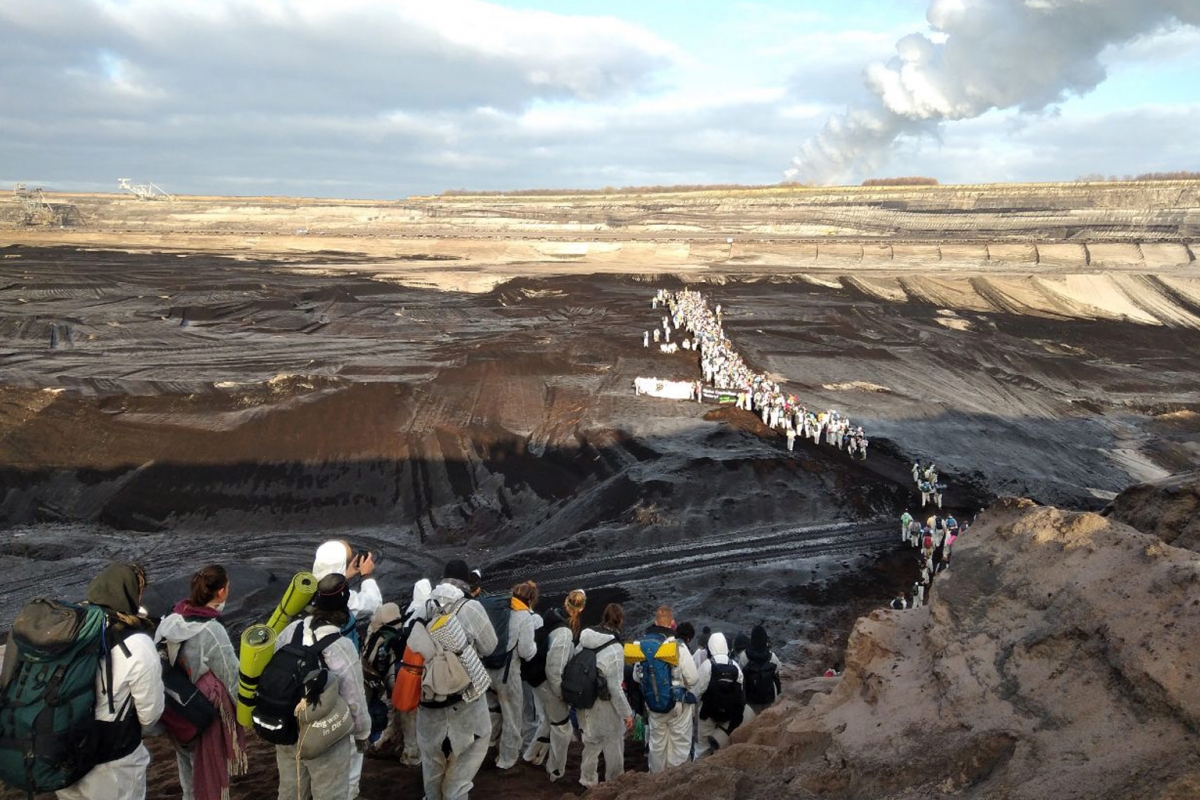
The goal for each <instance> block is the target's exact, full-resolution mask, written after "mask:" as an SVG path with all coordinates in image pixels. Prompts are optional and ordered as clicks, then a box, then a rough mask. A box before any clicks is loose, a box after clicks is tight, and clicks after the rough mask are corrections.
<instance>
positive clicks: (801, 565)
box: [0, 248, 1200, 660]
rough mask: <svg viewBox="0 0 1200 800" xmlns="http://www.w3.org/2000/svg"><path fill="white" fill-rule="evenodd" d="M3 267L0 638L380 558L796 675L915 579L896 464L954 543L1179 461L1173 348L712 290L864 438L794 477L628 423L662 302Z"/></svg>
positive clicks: (1189, 412) (658, 367)
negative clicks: (26, 605)
mask: <svg viewBox="0 0 1200 800" xmlns="http://www.w3.org/2000/svg"><path fill="white" fill-rule="evenodd" d="M3 252H4V254H5V255H6V256H9V257H7V258H5V259H3V260H0V308H3V310H4V314H3V315H2V317H0V370H2V373H3V385H2V386H0V443H2V445H3V449H2V451H0V477H2V478H3V486H4V491H3V494H0V526H2V527H3V528H4V529H5V535H4V540H3V543H2V544H0V560H3V562H4V565H5V567H6V568H7V569H8V574H9V575H13V576H16V577H15V579H14V580H13V581H10V582H9V585H8V586H7V587H6V591H5V593H4V594H3V596H0V627H3V626H7V623H8V622H9V621H10V620H11V618H12V615H13V614H15V612H16V609H17V608H18V607H19V604H20V603H21V602H23V601H24V600H25V599H27V598H28V597H29V596H32V595H34V594H43V593H49V592H53V593H56V594H60V595H64V596H72V595H78V594H80V593H81V592H82V590H83V587H84V586H85V585H86V583H87V581H88V580H89V579H90V577H91V576H92V575H93V574H94V573H95V572H96V570H97V569H98V568H99V566H100V565H101V564H103V563H104V562H106V561H107V560H109V559H112V558H136V559H140V560H143V561H145V562H146V563H147V564H148V565H149V567H150V570H151V575H152V578H153V579H154V582H155V584H156V592H157V593H156V595H155V597H154V598H152V599H153V600H154V601H155V602H158V603H166V602H169V600H170V599H173V598H174V596H175V595H178V593H179V592H180V591H181V587H182V584H183V581H184V579H186V577H187V576H188V575H190V574H191V572H192V570H194V569H195V568H196V567H198V566H200V565H201V564H202V563H206V562H209V561H223V562H225V563H227V564H231V565H234V566H235V567H236V570H235V573H234V575H235V585H236V587H237V588H235V594H240V595H241V601H242V602H241V604H240V607H239V608H237V609H235V610H234V614H233V617H234V620H235V622H236V623H238V624H242V623H244V622H245V621H248V620H249V619H250V618H251V617H253V616H254V615H255V614H259V613H261V612H262V610H263V608H265V607H266V606H267V605H269V604H270V603H271V602H273V600H274V598H275V597H276V596H277V595H278V592H279V591H280V589H281V586H280V581H281V580H283V579H286V577H288V576H290V574H291V572H293V571H295V570H297V569H301V568H303V567H306V566H307V565H308V564H309V563H311V562H310V559H311V554H312V551H313V549H314V548H315V546H316V544H317V543H319V542H320V541H321V540H322V539H324V538H327V537H329V536H338V537H345V538H348V539H350V540H351V541H352V542H354V543H355V544H356V546H359V547H365V548H370V549H373V550H376V551H380V552H382V553H383V556H384V560H383V562H382V566H381V569H380V573H381V575H380V577H381V579H382V581H383V584H384V589H385V594H386V595H388V596H389V597H391V598H396V599H400V598H403V597H405V596H406V595H407V593H408V591H409V587H410V586H411V582H412V580H413V579H414V578H416V577H418V576H420V575H434V574H436V572H437V570H438V569H440V565H441V563H442V562H443V561H444V560H445V559H446V558H448V557H452V556H457V555H465V556H466V557H467V558H468V559H469V560H470V561H472V562H473V563H474V564H479V565H481V566H482V568H483V570H484V573H485V577H486V578H487V579H488V583H489V586H491V587H492V588H500V587H502V586H506V585H508V584H511V583H513V582H515V581H516V580H519V579H524V578H533V579H535V580H539V581H540V582H541V583H542V584H543V586H544V587H545V589H546V592H547V593H548V594H551V595H553V594H556V593H561V592H563V591H565V590H567V589H569V588H572V587H573V586H576V585H579V586H584V587H585V588H594V589H597V590H598V591H596V592H595V593H594V595H593V603H592V604H591V605H592V607H593V610H594V611H595V612H596V613H598V612H599V610H600V608H599V605H600V603H601V602H602V601H606V600H608V599H616V600H621V601H622V602H624V603H625V604H626V605H627V608H628V611H629V616H630V618H631V620H632V621H633V623H634V624H639V625H640V623H641V621H642V620H643V619H644V618H645V617H646V616H647V615H648V614H649V612H650V610H651V609H652V607H653V606H654V605H656V604H658V603H660V602H670V603H673V604H675V605H676V606H678V607H679V609H680V617H681V618H693V619H695V620H696V621H698V622H701V623H709V624H713V625H714V626H719V627H723V628H729V629H732V628H742V627H747V626H748V625H750V624H753V623H754V622H757V621H759V620H767V621H768V622H769V623H770V624H771V625H772V626H773V627H774V630H773V634H774V636H775V638H776V640H777V641H779V642H787V643H788V644H787V646H786V647H785V648H784V649H785V653H787V654H789V655H790V656H791V657H792V658H795V659H806V658H812V659H814V660H816V659H820V658H824V657H825V655H826V654H825V651H824V650H823V648H825V647H826V646H827V645H829V644H832V643H833V642H834V641H835V640H836V641H837V642H838V643H839V645H840V642H841V641H842V640H844V633H845V631H846V630H847V626H848V624H849V620H850V619H852V618H853V615H854V614H856V613H858V612H860V611H861V610H863V609H864V608H869V607H870V606H871V605H872V604H879V603H882V602H883V601H884V600H885V599H886V598H887V597H888V596H889V595H890V594H891V593H892V592H893V591H894V589H895V587H896V585H897V584H898V583H900V582H903V581H904V580H906V579H910V576H909V571H911V562H912V558H911V555H910V554H909V553H908V552H906V551H904V550H903V549H902V548H901V547H900V546H899V538H898V536H896V535H895V531H896V527H897V526H896V523H895V522H894V520H895V519H896V517H897V516H898V514H899V513H900V511H902V510H903V508H904V507H905V506H906V505H911V504H912V503H913V502H914V500H915V499H916V498H915V497H914V495H913V493H912V484H911V477H910V475H909V472H908V469H909V466H910V464H911V461H912V460H913V459H916V458H920V459H922V460H925V461H928V460H930V459H933V460H935V461H936V462H937V463H938V464H939V466H940V467H941V468H942V471H943V474H945V475H946V477H947V479H948V481H949V483H950V486H951V489H950V491H949V492H948V495H947V499H948V501H949V505H950V506H951V507H952V508H953V510H955V511H956V512H958V513H959V514H960V516H961V515H969V514H971V513H973V512H974V511H975V510H976V509H977V508H978V507H979V506H980V505H982V504H983V503H985V502H986V501H987V500H988V499H989V498H991V497H993V496H995V495H997V494H1010V493H1011V494H1024V495H1029V496H1032V497H1034V498H1036V499H1039V500H1042V501H1045V502H1054V503H1057V504H1060V505H1066V506H1075V507H1098V506H1099V505H1102V504H1103V502H1104V498H1105V497H1107V496H1110V495H1111V493H1114V492H1116V491H1119V490H1120V489H1122V488H1124V487H1125V486H1126V485H1128V484H1129V483H1130V482H1131V481H1132V480H1134V479H1136V478H1138V477H1143V476H1144V473H1147V472H1149V473H1153V471H1154V470H1165V469H1172V470H1174V469H1178V468H1181V466H1182V465H1186V464H1189V463H1194V462H1195V460H1196V453H1197V451H1198V450H1197V445H1196V442H1197V439H1198V436H1197V434H1198V430H1200V424H1198V423H1197V420H1196V414H1195V412H1196V411H1197V410H1198V408H1200V405H1198V404H1197V402H1196V394H1195V393H1196V389H1195V387H1196V385H1197V382H1196V376H1197V374H1198V373H1200V355H1198V354H1200V337H1198V335H1197V334H1196V333H1195V332H1191V331H1186V330H1176V329H1171V328H1154V327H1150V326H1139V325H1133V324H1128V323H1092V322H1078V321H1076V322H1071V321H1061V320H1049V319H1040V318H1039V319H1034V318H1030V317H1020V316H1015V315H1002V314H971V313H964V312H960V313H958V314H947V313H946V311H945V310H944V309H938V308H936V307H933V306H929V305H922V304H920V303H915V302H909V303H888V302H884V301H881V300H878V299H874V298H871V297H868V296H866V295H861V294H858V293H856V292H854V291H853V290H848V289H845V288H836V289H835V288H831V287H827V286H822V285H816V284H814V283H812V282H804V281H793V282H788V281H776V280H767V279H765V278H762V277H755V276H753V275H742V276H740V277H739V278H738V280H728V281H726V280H715V278H716V277H719V276H708V278H709V279H710V280H713V281H714V282H713V283H712V284H711V285H709V286H707V287H704V288H702V291H704V292H705V293H706V294H708V295H710V296H711V298H712V301H713V302H720V303H721V304H722V306H723V308H724V311H725V327H726V330H727V332H728V333H729V335H730V337H731V339H732V340H733V341H734V343H735V346H736V347H737V348H738V349H739V351H740V352H741V353H742V355H743V356H744V357H745V358H746V360H747V361H748V363H749V364H750V365H751V366H752V367H753V368H755V369H758V370H762V371H764V372H768V373H771V374H772V375H774V376H776V377H777V378H779V379H780V380H782V381H784V383H785V386H786V387H787V389H788V391H789V392H791V393H794V394H796V395H798V396H799V397H800V398H801V399H802V400H803V401H805V402H807V403H808V405H809V406H810V407H818V408H836V409H839V410H840V411H842V412H843V413H845V414H848V415H849V416H850V417H851V419H853V420H854V421H855V422H856V423H861V424H862V425H863V426H864V427H865V428H866V429H867V432H868V436H869V438H870V439H871V455H870V457H869V458H868V459H867V461H866V462H857V461H851V460H850V459H848V458H847V457H846V456H845V454H843V453H840V452H838V451H836V450H835V449H833V448H829V447H825V446H820V447H818V446H813V445H811V444H809V445H802V444H800V443H798V445H797V450H796V452H795V453H791V454H789V453H787V452H786V450H785V448H784V445H783V438H782V436H780V435H779V434H777V433H775V432H772V431H769V430H768V429H766V428H765V427H764V426H762V425H761V424H760V422H759V420H757V418H755V417H754V416H753V415H752V414H750V413H748V412H740V411H737V410H735V409H732V408H728V407H723V408H717V407H715V406H706V405H700V404H697V403H687V402H673V401H665V400H655V399H651V398H646V397H639V396H635V395H634V393H633V391H632V381H633V378H634V377H638V376H657V377H661V378H670V379H687V380H694V379H697V378H698V377H699V371H698V366H697V363H696V357H695V356H694V355H693V354H690V353H687V352H684V353H679V354H676V355H669V356H668V355H664V354H661V353H657V352H654V351H652V350H650V349H644V348H643V347H642V343H641V342H642V331H643V330H647V329H650V328H652V327H653V326H654V325H656V324H657V323H658V321H659V318H660V316H661V312H658V311H654V310H652V309H651V308H650V302H649V299H650V296H651V295H652V294H653V292H654V290H655V289H656V288H657V287H658V286H666V287H667V288H674V287H677V286H680V285H682V284H681V283H680V281H679V279H678V278H675V277H670V276H664V277H663V278H661V279H659V280H655V281H649V280H647V279H644V278H636V277H622V276H592V275H578V276H569V277H563V276H559V277H547V278H544V279H533V278H521V279H517V280H513V281H510V282H508V283H506V284H502V285H500V286H498V287H497V288H496V289H494V290H493V291H491V292H488V293H484V294H468V293H457V292H446V291H433V290H429V289H415V288H409V287H405V286H400V285H396V284H393V283H388V282H385V281H380V280H373V279H372V278H371V277H370V273H371V269H370V267H371V265H370V263H369V262H368V261H365V260H364V261H363V262H362V263H361V273H358V274H356V273H355V266H356V264H357V263H358V262H355V261H354V260H353V259H352V258H351V257H349V256H347V257H345V258H344V259H342V257H341V256H339V255H338V254H328V253H327V254H317V255H314V256H313V257H312V259H313V264H311V265H306V264H305V263H304V262H303V260H292V261H289V262H288V263H277V262H271V261H261V260H252V259H246V258H224V257H215V256H211V255H204V254H189V255H186V256H178V255H161V254H145V253H141V254H130V253H115V252H105V251H84V250H75V249H70V248H58V249H31V248H6V249H5V250H4V251H3ZM339 259H342V261H344V262H345V263H341V264H340V267H339V270H338V271H337V272H329V271H328V270H322V269H319V268H318V263H323V264H329V263H331V262H332V261H336V260H339ZM560 271H561V270H560ZM272 576H273V577H274V578H275V580H274V581H272V580H271V578H272ZM838 631H840V632H841V634H842V635H841V637H840V638H838V637H837V632H838ZM813 648H815V649H813Z"/></svg>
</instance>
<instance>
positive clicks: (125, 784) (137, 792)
mask: <svg viewBox="0 0 1200 800" xmlns="http://www.w3.org/2000/svg"><path fill="white" fill-rule="evenodd" d="M145 588H146V573H145V572H144V571H143V570H142V568H141V567H139V566H136V565H133V564H109V565H108V566H107V567H105V568H104V569H103V570H101V571H100V574H99V575H97V576H96V578H95V580H93V581H92V583H91V585H90V586H88V591H87V602H88V603H89V604H91V605H94V606H99V607H100V608H102V609H103V610H104V614H105V617H106V620H105V624H106V628H105V634H104V637H105V644H106V645H108V649H107V652H104V653H101V656H100V663H99V665H98V666H97V668H96V679H95V690H96V708H95V719H96V722H97V725H98V727H99V729H100V730H99V731H98V739H99V742H100V749H101V751H102V752H99V753H97V756H96V758H97V763H96V766H95V767H94V768H92V770H91V771H90V772H88V773H87V774H86V775H85V776H84V777H83V778H82V779H81V780H79V781H78V782H77V783H75V784H73V785H71V786H68V787H66V788H65V789H59V790H58V798H59V800H144V798H145V797H146V769H147V767H149V766H150V751H148V750H147V749H146V746H145V745H144V744H142V732H143V730H144V729H146V728H149V727H150V726H151V725H153V724H154V723H156V722H158V718H159V717H160V716H161V715H162V711H163V703H164V699H165V698H164V695H163V682H162V667H161V662H160V660H159V657H158V650H157V649H156V648H155V647H154V640H153V639H151V638H150V633H151V631H152V630H153V629H152V627H151V625H150V622H149V620H147V619H145V618H144V617H142V616H140V613H141V602H142V592H143V591H144V590H145Z"/></svg>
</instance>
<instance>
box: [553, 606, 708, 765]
mask: <svg viewBox="0 0 1200 800" xmlns="http://www.w3.org/2000/svg"><path fill="white" fill-rule="evenodd" d="M601 645H607V646H606V647H605V648H604V649H603V650H599V651H597V652H596V671H597V672H599V673H600V677H601V678H602V679H603V680H604V683H605V685H607V686H608V696H609V699H608V700H603V699H601V698H596V704H595V705H594V706H592V707H591V708H580V709H576V713H578V715H579V727H580V728H582V729H583V761H582V763H581V764H580V767H579V782H580V783H581V784H583V785H584V786H587V787H589V788H590V787H592V786H596V785H597V784H599V783H600V754H601V753H604V780H605V781H606V782H608V781H612V780H613V779H614V778H616V777H617V776H618V775H620V774H621V773H622V772H624V771H625V720H627V719H630V718H631V717H632V716H633V709H632V708H630V707H629V699H628V698H627V697H625V690H624V689H622V688H621V681H622V680H623V679H624V677H625V649H624V648H623V647H622V646H621V643H620V641H618V640H617V638H616V637H615V636H613V634H612V633H611V632H610V631H606V630H597V629H595V628H586V629H585V630H584V631H583V632H582V633H581V634H580V635H579V646H578V647H577V648H575V652H579V651H580V650H582V649H583V648H585V647H590V648H596V647H600V646H601ZM687 660H688V661H689V662H690V661H691V659H690V658H689V659H687ZM688 733H689V734H690V733H691V729H690V728H689V729H688ZM685 756H686V753H685Z"/></svg>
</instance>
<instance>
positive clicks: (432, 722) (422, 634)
mask: <svg viewBox="0 0 1200 800" xmlns="http://www.w3.org/2000/svg"><path fill="white" fill-rule="evenodd" d="M470 581H471V573H470V570H469V569H468V567H467V564H466V562H465V561H463V560H462V559H455V560H453V561H449V562H447V564H446V567H445V569H444V570H443V572H442V580H441V582H440V583H439V584H438V585H437V586H435V587H433V592H432V593H431V594H430V601H429V603H428V605H427V607H426V611H425V613H424V616H423V620H422V622H428V621H430V618H431V617H433V616H434V613H433V611H432V608H433V607H434V606H435V605H439V606H441V607H445V608H450V607H451V606H453V605H454V604H456V603H457V602H458V601H460V600H464V599H465V602H463V604H462V605H461V606H459V608H458V610H457V611H456V612H455V618H456V619H457V621H458V623H459V624H460V625H461V626H462V629H463V632H464V633H465V635H466V638H467V642H468V646H469V647H472V648H474V650H475V652H476V653H477V654H478V655H479V656H480V657H483V656H485V655H487V654H489V653H491V652H492V651H493V650H495V649H496V631H495V629H493V628H492V623H491V620H489V619H488V615H487V611H485V610H484V608H483V606H482V605H480V603H479V601H478V600H474V599H471V595H470V591H471V585H470ZM408 646H409V647H411V648H412V649H413V652H416V653H420V654H421V655H422V656H424V657H425V659H426V662H428V661H429V659H431V658H432V657H433V656H434V655H435V654H436V652H437V648H436V646H435V645H434V643H433V640H432V639H431V638H430V635H429V633H428V631H427V630H426V628H425V625H424V624H421V623H418V624H417V625H415V626H414V627H413V630H412V634H411V635H410V636H409V639H408ZM491 733H492V721H491V717H490V716H489V715H488V707H487V701H486V700H484V699H483V697H482V696H478V697H476V698H474V699H473V700H469V701H468V700H463V699H462V697H461V696H459V695H454V696H451V697H446V698H441V699H439V698H434V699H432V700H425V699H424V697H422V700H421V705H420V707H419V708H418V709H417V745H418V746H419V747H420V750H421V772H422V779H423V781H424V788H425V800H463V798H466V797H467V795H468V794H469V793H470V791H471V788H472V787H473V786H474V780H475V773H477V772H478V771H479V767H480V765H482V764H483V759H484V758H485V757H486V756H487V749H488V740H489V738H490V737H491Z"/></svg>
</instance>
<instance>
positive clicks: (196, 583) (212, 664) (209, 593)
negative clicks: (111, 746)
mask: <svg viewBox="0 0 1200 800" xmlns="http://www.w3.org/2000/svg"><path fill="white" fill-rule="evenodd" d="M228 598H229V574H228V573H227V572H226V571H225V568H224V567H223V566H221V565H220V564H209V565H208V566H206V567H204V568H202V569H200V570H199V571H198V572H196V574H195V575H193V576H192V585H191V592H190V594H189V596H188V598H187V599H186V600H180V601H179V602H178V603H176V604H175V607H174V608H173V609H172V610H171V613H170V614H168V615H167V616H165V617H163V620H162V622H160V623H159V624H158V630H157V631H156V632H155V634H154V642H155V644H157V643H159V642H166V643H167V655H168V657H170V658H171V660H172V661H173V662H175V663H177V664H179V665H181V666H182V667H183V668H184V669H186V670H187V673H188V676H189V677H190V678H191V679H192V683H199V681H200V679H201V678H203V677H204V676H205V675H206V674H207V673H210V672H211V673H212V674H213V676H214V677H216V679H217V680H218V681H219V682H220V684H221V685H222V686H223V687H225V692H226V694H228V695H229V698H230V701H231V702H232V699H233V698H236V697H237V686H238V657H237V651H235V650H234V649H233V643H232V642H231V641H230V640H229V632H228V631H226V630H225V626H224V625H222V624H221V611H223V610H224V608H225V601H226V600H227V599H228ZM218 729H220V724H219V721H218V724H217V726H216V729H214V730H213V731H212V733H214V734H215V733H216V732H217V730H218ZM206 733H207V732H206ZM243 746H244V743H243ZM243 752H244V751H243ZM195 758H196V748H195V747H194V746H188V747H183V746H180V745H176V747H175V761H176V764H177V765H178V766H179V785H180V787H181V788H182V790H183V798H184V800H192V798H193V797H195V794H196V792H195V789H194V785H193V780H194V770H193V766H194V762H195ZM203 780H204V778H203V776H202V777H201V781H203ZM217 793H218V794H219V793H220V790H219V789H218V790H217ZM201 796H203V797H211V796H212V793H211V792H210V791H205V787H203V786H202V787H201Z"/></svg>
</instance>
